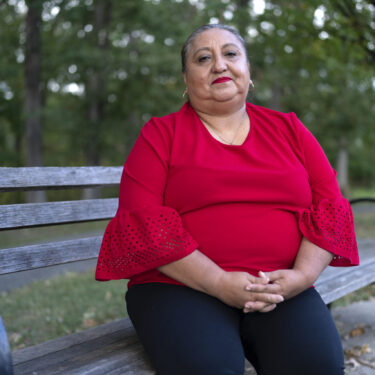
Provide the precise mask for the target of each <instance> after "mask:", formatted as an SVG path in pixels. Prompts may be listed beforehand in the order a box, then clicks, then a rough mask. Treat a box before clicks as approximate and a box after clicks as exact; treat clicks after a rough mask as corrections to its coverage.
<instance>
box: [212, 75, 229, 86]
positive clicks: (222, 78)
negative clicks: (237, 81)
mask: <svg viewBox="0 0 375 375" xmlns="http://www.w3.org/2000/svg"><path fill="white" fill-rule="evenodd" d="M231 80H232V78H229V77H219V78H217V79H215V81H213V82H212V84H213V85H214V84H215V83H223V82H227V81H231Z"/></svg>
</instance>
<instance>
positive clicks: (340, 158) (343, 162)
mask: <svg viewBox="0 0 375 375" xmlns="http://www.w3.org/2000/svg"><path fill="white" fill-rule="evenodd" d="M348 167H349V163H348V150H347V142H346V139H345V137H344V136H343V135H342V136H341V137H340V140H339V152H338V155H337V163H336V169H337V179H338V183H339V186H340V189H341V192H342V194H343V195H344V196H345V197H347V198H348V197H349V195H350V189H349V178H348V169H349V168H348Z"/></svg>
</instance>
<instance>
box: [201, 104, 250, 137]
mask: <svg viewBox="0 0 375 375" xmlns="http://www.w3.org/2000/svg"><path fill="white" fill-rule="evenodd" d="M195 112H196V113H197V114H198V116H199V117H200V118H201V120H202V121H203V122H205V123H207V124H209V126H211V127H212V128H213V129H214V130H216V131H219V132H220V131H223V130H230V129H232V128H234V129H237V126H238V124H240V123H242V122H243V121H245V120H246V119H247V118H248V116H247V111H246V104H245V103H244V104H243V105H242V106H241V107H240V108H237V109H235V110H234V111H232V112H225V113H219V114H217V113H211V112H206V111H201V110H199V109H195Z"/></svg>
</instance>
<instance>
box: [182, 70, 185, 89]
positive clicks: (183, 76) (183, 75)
mask: <svg viewBox="0 0 375 375" xmlns="http://www.w3.org/2000/svg"><path fill="white" fill-rule="evenodd" d="M182 78H183V79H184V82H185V86H186V72H185V73H182Z"/></svg>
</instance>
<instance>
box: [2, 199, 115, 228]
mask: <svg viewBox="0 0 375 375" xmlns="http://www.w3.org/2000/svg"><path fill="white" fill-rule="evenodd" d="M117 206H118V198H107V199H87V200H79V201H65V202H49V203H27V204H9V205H0V230H5V229H19V228H27V227H35V226H45V225H54V224H67V223H74V222H83V221H93V220H105V219H110V218H112V217H113V216H114V215H115V213H116V210H117Z"/></svg>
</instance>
